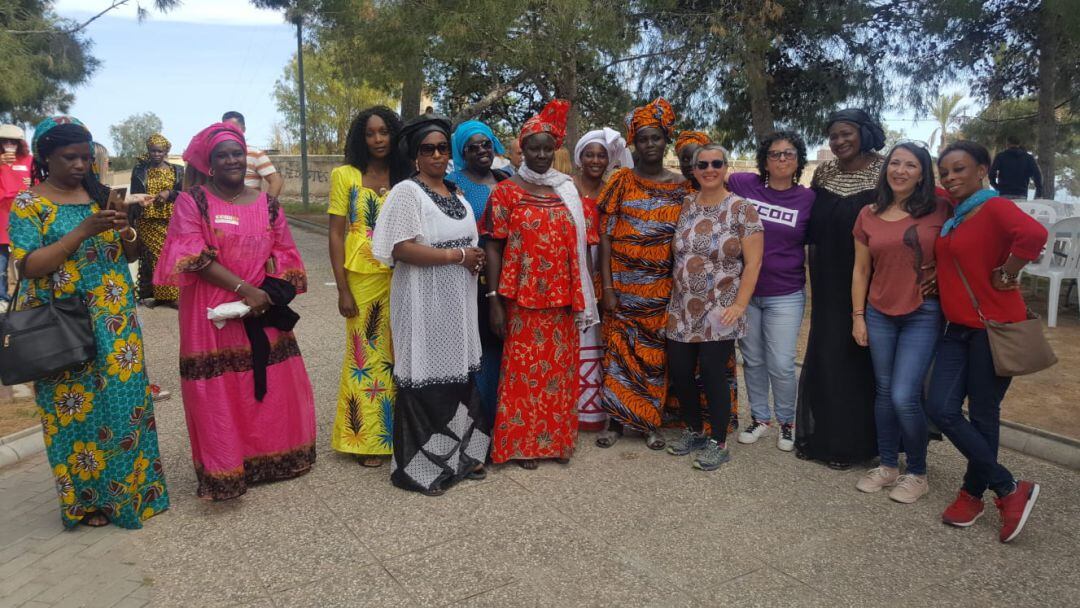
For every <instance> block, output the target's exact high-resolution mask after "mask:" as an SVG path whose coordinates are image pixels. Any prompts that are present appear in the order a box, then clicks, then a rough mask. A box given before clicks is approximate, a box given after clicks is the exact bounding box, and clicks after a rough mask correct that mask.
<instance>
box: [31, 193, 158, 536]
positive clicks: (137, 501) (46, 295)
mask: <svg viewBox="0 0 1080 608" xmlns="http://www.w3.org/2000/svg"><path fill="white" fill-rule="evenodd" d="M98 210H99V206H98V204H97V203H86V204H77V205H58V204H56V203H53V202H52V201H50V200H48V199H46V198H44V197H41V196H37V195H34V194H31V193H30V192H24V193H22V194H20V195H19V196H17V197H16V198H15V202H14V206H13V208H12V214H11V226H10V230H11V240H12V245H13V246H14V250H13V254H14V259H15V260H16V262H21V261H22V260H23V259H24V258H26V256H27V254H29V253H31V252H32V251H34V250H36V249H39V248H41V247H45V246H48V245H52V244H53V243H55V242H57V241H58V240H60V238H62V237H63V236H64V235H65V234H67V233H69V232H71V231H72V230H74V229H75V227H76V226H78V225H79V224H80V223H81V222H82V221H83V220H85V219H86V218H87V217H89V216H90V215H93V214H94V213H97V212H98ZM50 297H55V298H63V297H75V298H80V299H82V300H83V301H84V302H86V304H87V307H88V308H89V310H90V315H91V317H92V319H93V324H94V338H95V340H96V342H97V356H96V357H95V358H94V360H93V361H91V362H90V363H88V364H86V365H84V366H82V367H80V368H78V369H74V370H71V371H68V372H64V373H62V374H59V375H57V376H54V377H52V378H46V379H43V380H39V381H37V382H35V383H34V392H35V393H36V395H37V406H38V414H39V415H40V416H41V426H42V429H43V431H44V435H43V437H44V440H45V447H46V451H47V452H48V456H49V464H50V465H51V466H52V472H53V476H54V478H55V481H56V490H57V493H58V494H59V498H60V518H61V520H62V521H63V523H64V526H66V527H68V528H70V527H73V526H75V525H77V524H78V523H79V521H81V520H82V519H83V517H85V516H86V515H87V513H88V512H90V511H100V512H102V513H104V514H105V515H106V516H107V517H108V518H109V520H110V521H111V522H113V523H115V524H116V525H118V526H120V527H122V528H141V527H142V521H143V520H145V519H147V518H149V517H152V516H154V515H156V514H157V513H160V512H162V511H164V510H165V509H167V508H169V497H168V494H167V492H166V490H165V477H164V474H163V472H162V466H161V457H160V455H159V453H158V442H157V426H156V424H155V420H154V402H153V400H152V399H151V398H150V388H149V384H148V383H147V381H146V370H145V368H144V359H143V339H142V331H141V330H140V328H139V320H138V317H137V316H136V315H135V298H134V294H133V293H132V286H131V281H130V276H129V274H128V268H127V258H126V257H124V253H123V249H122V248H121V243H120V236H119V234H118V233H117V232H116V231H113V230H109V231H106V232H103V233H101V234H98V235H96V236H93V237H91V238H89V239H87V240H86V241H83V243H82V244H81V245H79V248H78V249H77V250H75V252H73V253H72V254H71V255H70V256H68V258H67V260H66V261H65V262H64V265H63V266H61V267H60V268H59V269H58V270H56V271H55V272H53V273H52V274H50V275H48V276H46V277H43V278H40V279H35V280H31V281H28V282H27V283H26V284H25V285H24V290H23V291H22V293H20V296H19V302H18V306H19V307H20V308H24V307H26V308H29V307H33V306H40V305H43V304H44V303H45V302H47V301H48V300H49V299H50Z"/></svg>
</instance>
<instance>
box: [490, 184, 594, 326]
mask: <svg viewBox="0 0 1080 608" xmlns="http://www.w3.org/2000/svg"><path fill="white" fill-rule="evenodd" d="M586 208H587V207H586ZM590 215H592V217H590ZM585 224H586V226H585V235H586V239H587V241H588V244H589V245H595V244H598V243H599V242H600V236H599V234H598V233H597V231H596V220H595V214H589V213H588V212H586V214H585ZM480 233H481V234H482V235H483V236H486V237H490V238H494V239H506V247H505V249H504V250H503V265H502V273H501V274H500V275H499V295H501V296H503V297H506V298H512V299H514V300H516V301H517V304H518V305H519V306H524V307H525V308H559V307H562V306H570V307H571V308H572V310H575V311H581V310H584V309H585V297H584V295H583V294H582V293H581V279H580V278H579V276H580V274H579V273H580V272H582V271H583V270H587V269H582V268H579V264H578V256H577V231H576V228H575V227H574V220H573V218H572V217H571V215H570V210H569V209H567V208H566V205H564V204H563V201H562V199H561V198H559V197H558V196H557V195H552V196H536V195H534V194H531V193H529V192H527V191H526V190H524V189H523V188H522V187H521V186H519V185H517V184H515V183H514V182H513V181H511V180H505V181H502V182H499V184H498V185H496V186H495V188H494V189H492V191H491V196H490V197H489V198H488V208H487V211H485V212H484V217H483V219H482V220H481V226H480Z"/></svg>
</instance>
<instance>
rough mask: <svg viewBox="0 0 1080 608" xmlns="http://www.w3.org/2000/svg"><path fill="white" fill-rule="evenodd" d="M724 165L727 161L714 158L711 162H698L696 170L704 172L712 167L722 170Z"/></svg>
mask: <svg viewBox="0 0 1080 608" xmlns="http://www.w3.org/2000/svg"><path fill="white" fill-rule="evenodd" d="M726 164H727V161H726V160H723V159H720V158H714V159H713V160H699V161H697V168H698V170H699V171H704V170H705V169H708V168H709V166H710V165H712V168H713V169H723V168H724V165H726Z"/></svg>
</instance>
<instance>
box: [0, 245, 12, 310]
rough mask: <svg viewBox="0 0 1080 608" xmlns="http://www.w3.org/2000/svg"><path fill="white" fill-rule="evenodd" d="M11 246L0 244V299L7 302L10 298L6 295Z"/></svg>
mask: <svg viewBox="0 0 1080 608" xmlns="http://www.w3.org/2000/svg"><path fill="white" fill-rule="evenodd" d="M10 252H11V247H10V246H9V245H0V301H4V302H7V301H8V300H9V299H10V296H9V295H8V287H7V284H8V256H9V255H10Z"/></svg>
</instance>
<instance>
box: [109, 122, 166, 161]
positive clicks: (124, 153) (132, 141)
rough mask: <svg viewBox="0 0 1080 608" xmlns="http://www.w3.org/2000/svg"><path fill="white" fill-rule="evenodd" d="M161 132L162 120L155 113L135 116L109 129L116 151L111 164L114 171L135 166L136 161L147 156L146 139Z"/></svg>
mask: <svg viewBox="0 0 1080 608" xmlns="http://www.w3.org/2000/svg"><path fill="white" fill-rule="evenodd" d="M160 132H161V119H160V118H158V116H157V115H156V114H154V113H153V112H145V113H143V114H133V115H131V116H128V117H127V118H125V119H124V120H122V121H120V122H119V123H117V124H115V125H113V126H111V127H109V135H110V136H111V137H112V141H113V146H115V151H114V153H113V156H112V159H111V164H112V168H113V169H114V170H125V169H130V168H131V167H133V166H135V159H136V158H138V157H139V156H142V155H143V154H146V139H147V138H148V137H150V136H151V135H153V134H154V133H160Z"/></svg>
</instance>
